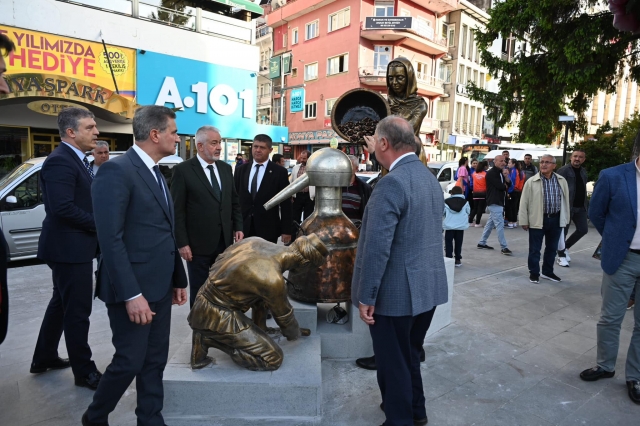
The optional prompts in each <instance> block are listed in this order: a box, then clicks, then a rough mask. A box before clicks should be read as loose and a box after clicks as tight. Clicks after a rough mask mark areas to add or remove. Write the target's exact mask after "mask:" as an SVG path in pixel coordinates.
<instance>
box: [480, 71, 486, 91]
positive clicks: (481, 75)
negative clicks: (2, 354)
mask: <svg viewBox="0 0 640 426" xmlns="http://www.w3.org/2000/svg"><path fill="white" fill-rule="evenodd" d="M484 79H485V77H484V73H483V72H481V73H480V82H479V83H480V88H481V89H484Z"/></svg>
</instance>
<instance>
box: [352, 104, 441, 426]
mask: <svg viewBox="0 0 640 426" xmlns="http://www.w3.org/2000/svg"><path fill="white" fill-rule="evenodd" d="M374 141H375V154H376V158H377V159H378V161H379V162H380V164H381V165H382V166H383V167H385V168H387V169H389V173H388V174H387V175H386V176H385V177H383V178H382V179H380V181H379V182H378V184H377V185H376V189H375V191H373V193H372V195H371V199H370V200H369V203H368V204H367V208H366V209H365V212H364V217H363V219H362V228H361V231H360V240H359V241H358V253H357V255H356V263H355V271H354V275H353V281H352V290H351V300H352V302H353V304H354V305H355V306H356V307H357V308H358V309H359V310H360V318H361V319H362V320H363V321H364V322H365V323H367V324H369V326H370V327H369V330H370V332H371V338H372V339H373V352H374V354H375V357H376V363H377V365H378V385H379V386H380V392H381V394H382V404H381V405H380V407H381V408H382V409H383V410H384V412H385V415H386V418H387V420H386V422H385V423H384V426H413V425H414V424H419V425H424V424H426V423H427V413H426V408H425V398H424V392H423V389H422V378H421V375H420V349H421V348H422V345H423V343H424V338H425V336H426V334H427V330H428V329H429V325H430V324H431V319H432V318H433V314H434V312H435V307H436V306H437V305H441V304H443V303H446V302H447V298H448V288H447V276H446V272H445V268H444V259H443V255H442V212H443V211H444V201H443V198H442V189H441V188H440V185H439V184H438V182H437V181H436V178H435V177H434V176H433V174H432V173H431V172H430V171H429V169H427V168H426V167H424V165H423V164H422V163H421V162H420V160H419V159H418V157H417V156H416V155H415V153H414V152H415V142H414V137H413V128H412V126H411V125H410V124H409V123H408V122H407V121H406V120H405V119H403V118H401V117H398V116H389V117H387V118H385V119H383V120H382V121H380V123H378V127H377V128H376V133H375V135H374Z"/></svg>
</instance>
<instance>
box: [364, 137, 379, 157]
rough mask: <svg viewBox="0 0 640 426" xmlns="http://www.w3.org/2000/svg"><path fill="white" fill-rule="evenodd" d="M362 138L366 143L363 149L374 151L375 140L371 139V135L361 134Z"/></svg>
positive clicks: (369, 151) (370, 152) (371, 152)
mask: <svg viewBox="0 0 640 426" xmlns="http://www.w3.org/2000/svg"><path fill="white" fill-rule="evenodd" d="M363 138H364V141H365V142H366V143H367V144H366V146H365V147H364V149H366V150H367V152H368V153H369V154H373V153H374V152H376V141H375V140H374V139H373V136H363Z"/></svg>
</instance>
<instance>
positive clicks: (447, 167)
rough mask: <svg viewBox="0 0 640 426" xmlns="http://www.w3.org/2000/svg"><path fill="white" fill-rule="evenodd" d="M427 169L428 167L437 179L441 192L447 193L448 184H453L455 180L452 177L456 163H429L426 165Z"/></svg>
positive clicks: (456, 166) (456, 167)
mask: <svg viewBox="0 0 640 426" xmlns="http://www.w3.org/2000/svg"><path fill="white" fill-rule="evenodd" d="M427 167H429V170H431V172H432V173H433V174H434V175H435V176H436V178H437V179H438V183H439V184H440V187H441V188H442V191H443V192H446V191H447V186H449V184H450V183H455V181H456V180H455V179H454V177H455V174H456V170H457V169H458V162H457V161H450V162H445V161H430V162H429V163H427Z"/></svg>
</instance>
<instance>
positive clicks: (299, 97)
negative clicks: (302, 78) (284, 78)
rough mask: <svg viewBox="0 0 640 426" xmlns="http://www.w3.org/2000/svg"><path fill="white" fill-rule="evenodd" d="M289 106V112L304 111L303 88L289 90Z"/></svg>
mask: <svg viewBox="0 0 640 426" xmlns="http://www.w3.org/2000/svg"><path fill="white" fill-rule="evenodd" d="M289 105H290V111H291V112H301V111H304V88H302V87H301V88H298V89H292V90H291V97H290V101H289Z"/></svg>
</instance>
